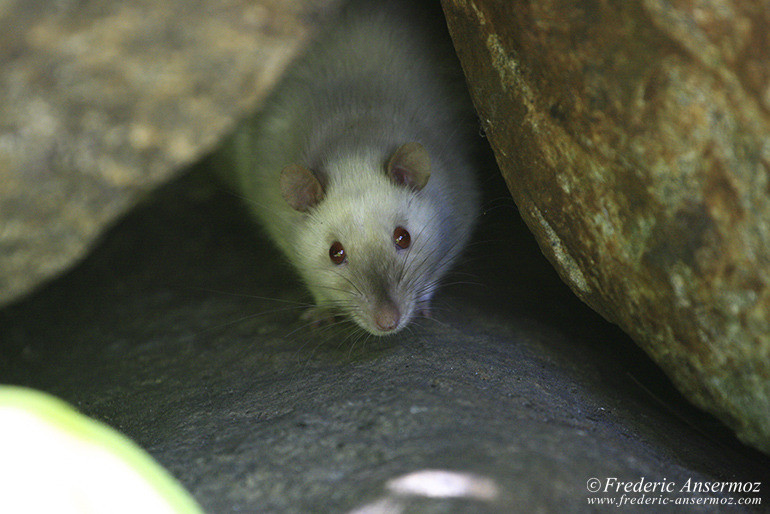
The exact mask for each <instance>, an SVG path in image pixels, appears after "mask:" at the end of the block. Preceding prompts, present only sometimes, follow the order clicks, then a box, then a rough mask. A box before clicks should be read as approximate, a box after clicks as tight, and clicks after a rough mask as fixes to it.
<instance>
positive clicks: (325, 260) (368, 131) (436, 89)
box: [229, 0, 478, 334]
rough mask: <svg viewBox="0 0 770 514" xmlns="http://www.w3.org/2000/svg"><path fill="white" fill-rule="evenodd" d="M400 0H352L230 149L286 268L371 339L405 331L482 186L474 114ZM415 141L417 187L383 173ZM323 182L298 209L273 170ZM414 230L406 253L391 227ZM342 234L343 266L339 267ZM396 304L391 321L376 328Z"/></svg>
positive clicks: (433, 41) (448, 65)
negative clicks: (425, 172) (424, 178)
mask: <svg viewBox="0 0 770 514" xmlns="http://www.w3.org/2000/svg"><path fill="white" fill-rule="evenodd" d="M399 3H400V2H392V1H390V0H385V1H382V2H367V1H364V2H355V3H353V4H351V5H350V6H349V7H347V8H346V9H345V10H344V12H343V14H342V15H341V16H340V18H339V20H337V21H336V22H335V23H334V24H333V25H332V26H331V27H330V28H329V30H328V31H325V32H324V34H323V35H322V36H321V37H320V38H319V39H318V40H317V41H316V42H315V43H314V44H311V49H310V50H309V52H308V53H307V54H306V55H304V56H303V57H302V58H300V59H299V60H298V61H297V62H295V64H294V65H293V66H292V67H291V68H290V69H289V70H288V72H287V73H286V76H285V77H284V79H283V82H282V83H281V84H280V85H279V86H278V87H277V88H276V91H275V93H274V94H273V95H272V96H271V97H270V98H269V99H268V101H267V103H266V105H265V107H264V109H263V111H262V112H261V113H260V114H259V115H258V116H257V117H256V118H255V119H253V120H250V121H249V122H248V123H247V124H245V125H244V126H243V127H242V128H241V129H240V130H239V131H238V132H237V133H236V134H235V135H234V136H233V139H232V141H231V144H230V152H229V156H230V158H231V159H232V160H233V162H232V165H233V168H234V169H235V171H236V174H237V177H236V180H237V182H238V186H239V188H240V191H241V192H242V194H243V195H244V196H245V197H246V198H247V199H248V200H249V205H250V206H251V208H252V209H253V211H254V213H255V214H256V216H257V218H258V219H259V220H260V221H261V222H262V224H263V225H264V227H265V228H266V229H267V231H268V232H269V234H270V236H271V237H272V239H273V240H274V241H275V242H276V243H277V244H278V246H279V247H280V248H281V249H282V250H283V252H284V253H285V254H286V255H287V257H288V258H289V259H290V261H291V262H292V263H293V264H294V266H295V267H296V269H297V270H298V272H299V273H300V275H301V276H302V278H303V279H304V281H305V283H306V284H307V286H308V288H309V290H310V291H311V293H312V294H313V296H314V299H315V301H316V303H317V305H318V307H319V308H320V309H328V310H336V311H341V312H342V313H344V314H347V315H348V316H350V317H351V318H352V319H354V320H355V321H356V322H357V323H358V324H359V325H360V326H362V327H363V328H365V329H366V330H367V331H369V332H371V333H373V334H382V333H385V332H394V331H397V330H400V329H401V328H403V327H404V326H405V325H406V324H407V323H408V322H409V321H410V319H411V318H412V317H413V316H414V315H415V314H416V313H418V312H420V311H427V309H428V304H429V301H430V299H431V297H432V295H433V293H434V291H435V288H436V285H437V283H438V281H439V280H440V279H441V277H442V276H443V275H444V274H445V273H446V272H447V270H448V269H449V267H450V266H451V264H452V263H453V262H454V260H455V259H456V257H457V255H458V254H459V252H460V251H461V250H462V248H463V246H464V245H465V243H466V242H467V240H468V238H469V236H470V234H471V231H472V228H473V225H474V220H475V218H476V212H477V209H478V207H477V204H478V192H477V188H476V185H475V181H474V178H473V173H472V165H471V156H470V153H471V150H470V148H471V146H472V143H471V139H472V138H473V137H474V134H475V131H474V125H473V117H472V111H471V109H470V106H469V102H468V99H467V97H466V94H465V92H464V89H463V82H462V77H461V75H460V74H459V72H458V70H459V67H458V65H457V62H456V60H455V59H454V55H453V53H452V52H451V47H450V46H449V45H448V40H446V39H445V36H444V35H442V34H440V33H437V32H434V30H433V28H432V25H431V23H429V22H428V20H426V19H424V17H422V12H420V11H414V12H413V11H412V10H410V9H409V8H408V7H406V6H404V5H401V6H398V5H396V4H399ZM408 142H418V143H420V144H421V145H423V147H424V148H425V149H427V152H428V154H429V156H430V161H431V175H430V179H429V180H428V183H427V185H426V186H425V187H424V188H423V189H422V190H420V191H415V190H412V189H410V188H407V187H405V186H402V185H397V184H395V183H394V182H393V181H391V180H390V179H389V177H388V176H387V174H386V171H385V168H386V163H387V162H388V159H389V158H390V156H391V155H392V154H393V153H394V152H395V150H396V149H397V148H398V147H400V146H401V145H403V144H404V143H408ZM292 163H296V164H300V165H302V166H305V167H307V168H309V169H311V170H313V172H314V173H315V174H316V175H317V176H318V177H319V179H320V181H321V183H322V184H323V188H324V198H323V200H322V201H321V202H320V203H319V204H318V205H317V206H315V207H314V208H312V209H311V210H310V211H309V212H307V213H302V212H298V211H296V210H294V209H292V208H291V207H290V206H289V205H288V204H287V202H286V200H285V199H284V198H283V197H282V195H281V191H280V187H279V176H280V173H281V170H282V169H283V168H284V167H285V166H286V165H288V164H292ZM398 226H403V227H404V228H406V229H407V230H408V231H409V233H410V234H411V238H412V243H411V246H410V247H409V248H408V249H406V250H402V249H400V248H397V247H396V246H395V244H394V242H393V231H394V229H395V227H398ZM335 241H340V242H341V243H342V244H343V245H344V248H345V251H346V254H347V261H346V262H345V263H344V264H342V265H335V264H334V263H332V262H331V260H330V259H329V247H330V245H331V244H332V243H333V242H335ZM383 301H384V302H386V303H387V302H388V301H392V304H395V306H396V308H397V312H398V313H399V319H398V325H397V326H396V328H395V330H392V331H384V330H382V329H381V328H379V327H378V326H377V323H376V321H375V318H376V316H377V314H376V313H377V310H378V309H381V306H382V304H383Z"/></svg>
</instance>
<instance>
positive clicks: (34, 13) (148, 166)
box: [0, 0, 337, 305]
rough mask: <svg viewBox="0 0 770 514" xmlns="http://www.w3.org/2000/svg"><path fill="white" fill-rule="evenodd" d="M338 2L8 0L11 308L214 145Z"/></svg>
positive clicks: (0, 241) (4, 197) (4, 26)
mask: <svg viewBox="0 0 770 514" xmlns="http://www.w3.org/2000/svg"><path fill="white" fill-rule="evenodd" d="M336 3H337V2H336V0H324V1H320V2H318V1H309V0H305V1H297V0H260V1H257V2H254V1H246V0H195V1H188V0H163V1H157V0H142V1H137V2H122V1H116V0H91V1H85V2H82V1H80V2H75V1H66V0H65V1H57V2H51V1H47V0H10V1H4V2H0V68H1V69H2V73H0V105H2V108H1V109H0V305H1V304H3V303H7V302H8V301H10V300H12V299H13V298H15V297H16V296H18V295H21V294H23V293H24V292H26V291H28V290H30V288H32V287H34V286H35V285H36V284H37V283H39V282H40V281H41V280H44V279H46V278H48V277H51V276H52V275H54V274H55V273H57V272H59V271H61V270H62V269H64V268H65V267H67V266H68V265H70V264H71V263H72V262H73V261H75V260H76V259H78V258H79V257H80V256H82V255H83V254H84V252H85V251H86V250H87V249H88V248H89V247H90V245H91V243H92V242H93V241H94V239H95V238H96V236H97V235H98V234H99V233H100V232H101V231H102V230H103V228H104V227H105V225H107V224H109V223H110V222H111V221H113V220H114V219H115V218H116V217H117V216H118V215H120V214H121V213H123V212H125V210H126V209H127V208H128V207H130V206H131V205H133V204H134V203H135V202H136V200H137V199H138V198H139V197H140V196H141V195H142V194H143V193H145V192H147V191H148V190H150V189H151V188H153V187H155V186H157V184H159V183H161V182H162V181H164V180H167V179H168V178H169V177H170V176H172V175H173V174H174V173H175V172H176V171H177V170H178V169H179V167H180V165H182V164H185V163H189V162H190V161H191V160H192V159H194V158H195V157H196V156H199V155H200V154H201V153H202V152H205V151H207V150H209V149H210V148H211V146H212V145H213V144H214V143H215V142H216V141H217V139H218V138H220V137H221V136H222V134H223V133H224V132H225V131H226V130H227V129H228V128H230V127H231V126H232V125H233V123H234V121H235V120H236V118H238V117H239V116H242V115H244V114H245V113H246V112H248V111H249V110H251V109H253V108H254V107H255V106H256V105H257V103H258V101H259V99H261V98H262V97H264V96H265V94H266V92H267V91H269V89H270V87H271V86H272V85H273V84H274V82H275V81H276V80H277V78H278V76H279V75H280V72H281V71H282V69H283V68H284V66H285V65H286V64H287V62H288V61H289V60H290V58H291V57H292V56H293V55H294V54H295V52H296V51H297V50H298V49H299V48H300V47H301V45H302V43H303V42H305V41H306V40H307V36H308V35H309V34H310V32H311V28H314V27H316V26H317V25H318V18H319V17H323V16H324V15H325V14H326V13H328V12H330V11H331V10H333V9H332V8H333V6H334V5H335V4H336Z"/></svg>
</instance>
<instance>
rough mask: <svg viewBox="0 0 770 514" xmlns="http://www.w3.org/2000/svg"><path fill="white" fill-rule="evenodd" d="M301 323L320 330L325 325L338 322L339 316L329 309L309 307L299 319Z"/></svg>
mask: <svg viewBox="0 0 770 514" xmlns="http://www.w3.org/2000/svg"><path fill="white" fill-rule="evenodd" d="M299 318H300V319H301V320H303V321H307V322H308V324H309V325H310V326H312V327H313V328H320V327H323V326H326V325H332V324H334V323H336V322H337V321H339V316H337V315H336V314H335V313H334V312H332V311H330V310H329V309H325V308H323V307H318V306H315V307H310V308H309V309H307V310H305V312H303V313H302V315H301V316H300V317H299Z"/></svg>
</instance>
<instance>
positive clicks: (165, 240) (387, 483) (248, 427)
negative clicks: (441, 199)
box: [0, 167, 770, 514]
mask: <svg viewBox="0 0 770 514" xmlns="http://www.w3.org/2000/svg"><path fill="white" fill-rule="evenodd" d="M490 169H491V172H493V173H496V170H494V168H493V167H490ZM498 179H499V177H498ZM498 182H502V180H501V179H499V180H498ZM496 196H499V197H500V198H501V200H498V201H496V202H494V203H487V209H486V214H485V215H484V216H483V217H482V220H481V223H482V226H481V232H480V233H479V234H478V237H477V239H476V241H475V242H474V244H473V245H472V247H471V253H470V254H469V255H468V259H467V262H466V263H465V265H464V266H463V268H462V269H460V270H458V273H456V274H455V275H454V281H455V282H456V284H455V285H453V286H451V287H449V288H446V289H444V290H443V291H441V292H440V293H439V294H438V296H437V298H436V312H435V315H436V320H435V321H430V322H421V323H420V324H419V325H417V326H415V327H413V328H412V329H411V330H407V331H404V332H403V333H400V334H398V335H397V336H394V337H392V338H388V339H384V340H377V339H373V338H369V339H366V338H360V337H358V336H355V335H353V336H351V335H350V334H347V335H346V334H344V333H343V335H341V336H340V337H335V336H334V335H333V334H332V333H328V332H326V331H320V332H314V331H312V330H310V329H309V328H308V327H307V326H304V324H303V322H301V321H300V320H299V314H300V312H301V310H302V307H303V305H304V304H303V302H304V301H305V300H306V299H307V296H306V293H305V292H304V289H303V287H302V285H301V284H300V283H299V281H298V280H297V279H296V278H295V277H294V276H293V275H292V271H291V270H290V268H289V266H287V265H285V264H283V263H282V258H281V257H280V255H279V254H278V252H277V251H276V250H275V249H274V248H273V247H272V246H270V245H268V244H267V243H266V238H265V237H264V235H262V234H261V233H260V232H259V231H258V230H256V229H255V227H253V226H252V225H251V224H250V223H249V222H248V216H247V215H246V213H245V211H244V210H242V209H240V204H239V202H237V201H235V200H236V199H234V198H233V197H232V196H230V195H227V194H224V193H221V192H215V193H214V194H212V193H211V192H210V191H207V190H206V189H202V188H201V187H200V185H199V184H198V180H197V179H196V178H195V177H190V178H189V179H184V180H183V181H180V182H175V183H172V184H170V185H169V186H167V187H165V188H163V190H161V191H160V192H158V193H157V194H156V195H154V197H153V201H152V202H151V203H149V204H145V205H143V206H142V207H141V208H139V209H137V210H136V211H134V212H132V213H131V215H130V216H129V217H127V218H126V219H125V220H123V221H122V222H121V223H120V224H119V225H117V226H116V227H115V228H114V229H113V230H111V231H110V232H109V233H108V234H107V236H106V237H105V238H104V239H103V240H102V242H101V244H100V245H99V246H98V247H97V248H96V249H95V250H94V251H93V252H92V253H90V254H89V256H88V257H87V259H86V260H85V261H83V262H82V263H81V264H80V265H79V266H78V267H76V268H75V269H74V270H72V271H71V272H70V273H67V274H65V275H64V276H62V277H61V278H59V279H57V280H55V281H54V282H52V283H50V284H49V285H48V286H46V287H45V288H43V289H41V290H39V291H38V292H36V293H35V294H34V295H32V296H30V297H29V298H27V299H25V300H24V301H23V302H19V303H16V304H15V305H13V306H10V307H8V308H6V309H4V310H2V311H0V335H1V337H0V381H2V382H5V383H15V384H24V385H29V386H33V387H36V388H38V389H43V390H45V391H50V392H52V393H54V394H56V395H57V396H60V397H62V398H64V399H66V400H68V401H69V402H72V403H73V404H74V405H75V406H76V407H78V408H79V409H80V410H82V411H83V412H85V413H86V414H89V415H91V416H94V417H96V418H98V419H100V420H104V421H106V422H107V423H109V424H111V425H112V426H114V427H116V428H117V429H119V430H120V431H122V432H123V433H125V434H127V435H129V436H130V437H131V438H133V439H134V440H135V441H137V442H138V443H140V444H141V445H142V446H143V447H144V448H146V449H147V450H149V451H150V453H151V454H152V455H153V456H154V457H155V458H156V459H158V460H159V461H160V463H161V464H163V465H164V466H165V467H167V468H168V469H169V470H170V471H171V472H172V473H173V474H174V475H176V476H177V477H178V478H179V479H180V480H181V482H182V483H183V484H184V485H185V486H186V487H187V488H188V489H189V490H190V491H191V492H192V493H193V494H194V495H195V497H196V498H197V499H198V500H199V502H200V503H201V504H202V505H203V507H204V508H205V509H206V512H209V513H211V514H222V513H231V512H233V513H234V512H244V513H276V514H286V513H316V512H318V513H335V514H336V513H339V514H343V513H351V514H352V513H353V512H357V513H358V514H364V513H368V514H386V513H387V514H399V513H403V514H407V513H409V514H437V513H444V514H446V513H458V514H467V513H480V514H484V513H500V514H503V513H504V514H510V513H519V512H543V513H547V512H553V513H565V512H566V513H570V512H576V513H577V512H639V513H649V512H659V511H664V512H683V513H692V512H766V511H767V508H766V505H767V502H768V501H770V495H769V494H768V491H767V487H766V485H767V484H768V483H770V461H768V457H766V456H764V455H762V454H760V453H759V452H756V451H752V450H750V449H748V448H747V447H745V446H743V445H741V444H739V443H738V442H737V440H735V439H734V438H733V437H732V436H731V434H730V433H729V432H727V431H726V430H724V428H723V427H722V426H721V424H719V423H718V422H716V421H715V420H713V418H707V417H706V416H705V415H704V414H702V413H700V412H698V411H697V410H696V409H695V408H693V407H691V406H689V405H688V404H687V403H686V402H684V401H683V400H682V399H681V398H679V397H678V396H677V394H676V391H674V390H673V388H672V386H671V385H670V384H668V383H667V382H666V380H665V377H664V376H662V373H661V372H660V371H659V370H658V369H657V368H656V367H655V366H654V365H653V364H652V363H651V362H650V361H649V360H648V359H647V358H646V357H645V356H644V354H643V353H642V352H641V350H639V349H638V348H636V347H635V346H634V345H633V343H632V342H631V341H630V340H629V339H628V338H627V337H626V336H625V335H624V334H623V333H622V332H621V331H620V330H618V329H617V328H616V327H614V326H612V325H610V324H609V323H607V322H605V321H604V320H602V319H601V318H600V317H599V316H598V315H596V314H595V313H593V312H592V311H591V310H590V309H589V308H588V307H586V306H585V305H583V304H581V303H580V301H578V300H577V298H575V297H574V295H572V293H570V291H569V290H568V289H567V287H566V286H564V284H562V283H561V282H560V281H559V279H558V277H557V276H556V274H555V273H554V271H553V269H551V268H550V267H549V266H548V263H547V262H546V261H545V260H544V259H543V258H542V255H540V254H539V251H538V250H537V247H536V246H535V243H534V241H532V238H531V236H530V235H529V234H528V233H527V232H526V229H525V228H524V227H521V226H520V225H516V224H515V223H512V222H511V219H510V218H511V214H512V213H513V212H515V207H514V206H513V205H512V200H510V197H509V195H508V193H507V192H506V191H505V190H504V185H502V184H500V189H499V191H498V192H497V194H496ZM504 197H508V198H505V199H503V198H504ZM512 228H516V230H515V231H513V230H511V229H512ZM2 433H3V427H1V426H0V437H2ZM2 466H3V463H2V460H1V459H0V468H2ZM425 470H442V471H445V472H451V473H455V474H456V475H453V476H454V477H455V478H466V479H470V480H473V481H472V482H469V483H470V484H471V485H472V487H469V488H468V490H466V492H465V493H463V492H462V491H457V490H455V492H454V494H456V495H457V496H456V497H454V498H452V497H444V498H442V497H440V493H441V492H442V491H443V492H444V493H445V494H446V492H447V489H448V487H449V485H451V482H447V481H438V483H434V482H432V481H428V480H416V481H413V482H412V483H413V484H414V486H415V488H416V490H415V491H414V492H413V494H411V495H409V494H404V492H403V490H404V487H403V486H404V485H405V484H404V482H405V479H406V477H407V476H409V475H410V474H412V473H416V472H421V471H425ZM5 471H10V470H7V469H6V470H5ZM421 476H426V475H417V477H418V478H419V477H421ZM593 477H596V478H598V479H599V480H601V481H603V483H606V480H607V479H608V478H612V477H614V478H617V479H618V480H622V481H633V482H639V481H640V480H641V479H642V477H644V479H645V480H646V481H648V482H653V481H662V480H663V479H666V481H667V482H669V483H675V484H676V485H677V490H676V491H674V492H672V493H666V494H663V495H659V494H647V497H648V498H649V497H655V498H657V497H658V496H660V497H662V498H665V499H667V500H670V501H672V502H673V501H677V500H678V501H697V500H701V501H706V500H709V501H716V502H717V504H716V506H714V504H711V505H704V504H701V505H690V506H682V505H669V506H667V507H666V508H663V507H658V506H655V505H646V506H638V505H637V506H627V507H626V508H623V509H618V508H615V507H613V506H610V505H607V504H605V506H604V507H599V506H593V507H592V506H591V505H589V504H588V501H589V499H615V500H619V498H620V497H621V496H622V495H620V494H612V493H599V494H593V493H590V492H589V491H588V490H587V483H588V480H589V479H590V478H593ZM399 478H401V480H398V479H399ZM394 480H395V481H394ZM688 480H690V481H691V484H693V483H702V482H714V481H728V482H740V483H746V482H757V481H759V482H761V483H762V487H761V492H760V494H759V495H757V494H746V495H741V494H728V493H717V494H713V495H712V494H706V493H703V492H700V493H694V492H689V493H688V492H679V489H680V488H681V487H684V486H685V485H686V484H687V481H688ZM399 484H400V485H401V487H398V486H399ZM417 486H419V487H417ZM39 487H40V490H41V494H42V493H44V492H45V485H44V484H40V485H39ZM399 491H401V493H400V494H399ZM420 491H422V494H420ZM0 492H2V484H0ZM429 495H433V496H432V497H431V496H429ZM757 497H759V499H760V500H762V504H761V505H754V506H752V505H738V504H737V502H739V501H744V500H748V499H751V498H757ZM626 498H627V499H635V500H639V499H640V498H641V494H637V493H631V494H627V495H626ZM731 499H732V501H733V502H734V504H733V506H731V507H730V506H728V505H726V502H728V501H731ZM367 507H368V510H364V508H367ZM763 507H764V511H763V510H762V509H763ZM356 509H358V510H356Z"/></svg>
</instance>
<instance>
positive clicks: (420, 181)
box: [388, 143, 430, 191]
mask: <svg viewBox="0 0 770 514" xmlns="http://www.w3.org/2000/svg"><path fill="white" fill-rule="evenodd" d="M388 176H389V177H390V179H391V180H392V181H393V182H395V183H396V184H401V185H404V186H407V187H411V188H412V189H416V190H417V191H419V190H420V189H422V188H423V187H425V184H427V183H428V179H429V178H430V155H428V151H427V150H426V149H425V147H424V146H422V145H421V144H420V143H406V144H405V145H402V146H400V147H399V148H398V150H396V153H394V154H393V156H392V157H391V158H390V160H389V161H388Z"/></svg>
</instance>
